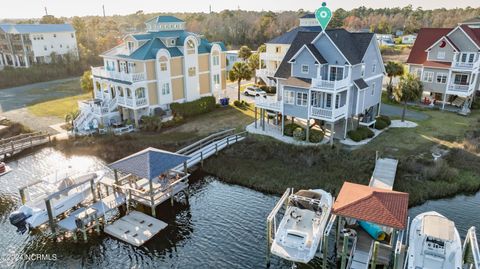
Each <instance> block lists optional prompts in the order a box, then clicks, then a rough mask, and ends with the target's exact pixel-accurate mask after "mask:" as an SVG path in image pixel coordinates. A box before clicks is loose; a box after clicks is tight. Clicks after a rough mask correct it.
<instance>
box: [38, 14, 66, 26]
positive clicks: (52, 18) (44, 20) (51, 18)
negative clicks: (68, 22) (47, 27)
mask: <svg viewBox="0 0 480 269" xmlns="http://www.w3.org/2000/svg"><path fill="white" fill-rule="evenodd" d="M63 23H65V22H64V21H63V20H61V19H59V18H55V16H53V15H45V16H43V17H42V19H41V20H40V24H63Z"/></svg>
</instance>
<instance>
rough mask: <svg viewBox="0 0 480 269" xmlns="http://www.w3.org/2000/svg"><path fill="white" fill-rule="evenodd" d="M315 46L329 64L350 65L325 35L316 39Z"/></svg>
mask: <svg viewBox="0 0 480 269" xmlns="http://www.w3.org/2000/svg"><path fill="white" fill-rule="evenodd" d="M313 45H314V46H315V47H316V48H317V50H318V51H319V52H320V53H321V54H322V55H323V56H324V58H325V60H327V62H328V63H330V64H338V65H345V64H349V62H348V60H347V58H346V57H345V56H343V55H342V53H341V52H340V50H339V49H338V48H337V47H336V46H335V44H334V43H333V42H332V40H331V39H330V38H329V37H327V36H326V35H325V34H323V33H321V34H320V35H319V36H318V37H317V38H315V40H314V42H313Z"/></svg>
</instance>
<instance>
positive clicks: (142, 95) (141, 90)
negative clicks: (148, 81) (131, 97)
mask: <svg viewBox="0 0 480 269" xmlns="http://www.w3.org/2000/svg"><path fill="white" fill-rule="evenodd" d="M135 97H136V98H145V88H143V87H142V88H138V89H136V90H135Z"/></svg>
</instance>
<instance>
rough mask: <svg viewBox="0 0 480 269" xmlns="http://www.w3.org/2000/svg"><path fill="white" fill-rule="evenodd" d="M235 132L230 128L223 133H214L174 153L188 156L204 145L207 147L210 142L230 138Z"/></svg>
mask: <svg viewBox="0 0 480 269" xmlns="http://www.w3.org/2000/svg"><path fill="white" fill-rule="evenodd" d="M234 132H235V129H234V128H232V129H227V130H224V131H221V132H218V133H214V134H211V135H209V136H207V137H205V138H203V139H201V140H199V141H197V142H195V143H193V144H190V145H188V146H186V147H184V148H182V149H180V150H178V151H177V152H176V153H178V154H184V155H189V154H191V153H193V152H195V151H197V150H199V149H201V148H202V147H204V146H205V145H208V144H211V143H212V142H214V141H218V140H220V139H223V138H225V137H227V136H230V135H233V134H234Z"/></svg>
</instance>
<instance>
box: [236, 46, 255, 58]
mask: <svg viewBox="0 0 480 269" xmlns="http://www.w3.org/2000/svg"><path fill="white" fill-rule="evenodd" d="M251 55H252V50H251V49H250V48H249V47H248V46H242V47H241V48H240V50H239V51H238V58H241V59H243V60H244V61H246V60H247V59H248V58H250V56H251Z"/></svg>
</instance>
